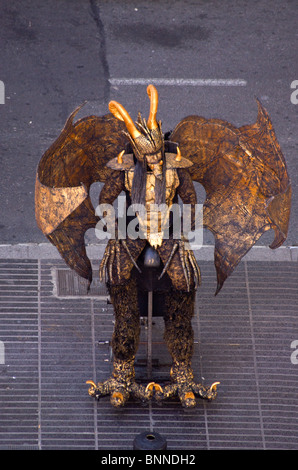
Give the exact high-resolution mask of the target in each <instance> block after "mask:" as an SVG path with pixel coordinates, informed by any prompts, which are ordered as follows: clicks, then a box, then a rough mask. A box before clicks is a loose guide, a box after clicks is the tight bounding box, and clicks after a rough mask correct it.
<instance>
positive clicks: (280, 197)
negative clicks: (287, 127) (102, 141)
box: [170, 100, 291, 294]
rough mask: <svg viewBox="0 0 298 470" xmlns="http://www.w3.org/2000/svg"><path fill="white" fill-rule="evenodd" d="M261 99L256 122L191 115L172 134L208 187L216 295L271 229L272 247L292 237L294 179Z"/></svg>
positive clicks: (193, 174)
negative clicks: (236, 124) (238, 124)
mask: <svg viewBox="0 0 298 470" xmlns="http://www.w3.org/2000/svg"><path fill="white" fill-rule="evenodd" d="M257 103H258V117H257V121H256V123H255V124H252V125H247V126H243V127H240V128H236V127H234V126H233V125H231V124H230V123H228V122H226V121H222V120H218V119H210V120H208V119H204V118H202V117H198V116H189V117H186V118H185V119H183V120H182V121H181V122H180V123H179V124H178V125H177V127H176V128H175V129H174V131H173V132H172V134H171V136H170V139H171V140H172V141H174V142H177V143H178V145H179V147H180V150H181V154H182V155H183V156H184V157H186V158H189V160H191V161H192V163H193V165H192V166H191V167H190V168H189V169H188V171H189V172H190V174H191V177H192V179H193V180H194V181H198V182H199V183H201V184H202V185H203V186H204V188H205V191H206V200H205V202H204V212H203V223H204V226H205V227H206V228H208V229H209V230H211V232H212V233H213V234H214V237H215V253H214V263H215V267H216V272H217V290H216V294H217V293H218V292H219V291H220V289H221V287H222V286H223V283H224V281H225V280H226V279H227V277H228V276H229V275H230V274H231V273H232V272H233V270H234V269H235V267H236V266H237V265H238V263H239V262H240V260H241V259H242V257H243V256H244V255H245V254H246V253H247V252H248V250H249V249H250V248H251V247H252V246H253V245H254V244H255V243H256V242H257V240H258V239H259V238H260V236H261V235H262V234H263V233H264V232H265V231H266V230H269V229H271V228H272V229H274V231H275V239H274V241H273V242H272V244H271V245H270V248H277V247H279V246H280V245H282V243H283V242H284V241H285V239H286V237H287V232H288V224H289V216H290V206H291V185H290V179H289V175H288V172H287V168H286V163H285V159H284V157H283V155H282V152H281V149H280V146H279V144H278V142H277V139H276V136H275V132H274V129H273V126H272V123H271V120H270V118H269V115H268V113H267V111H266V110H265V109H264V107H263V106H262V104H261V103H260V102H259V101H258V100H257Z"/></svg>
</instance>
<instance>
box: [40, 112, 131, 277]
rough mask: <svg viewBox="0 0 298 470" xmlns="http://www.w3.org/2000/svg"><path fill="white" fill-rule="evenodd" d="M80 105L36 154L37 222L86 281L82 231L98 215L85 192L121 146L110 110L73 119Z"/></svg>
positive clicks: (103, 177)
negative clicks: (102, 114) (38, 158)
mask: <svg viewBox="0 0 298 470" xmlns="http://www.w3.org/2000/svg"><path fill="white" fill-rule="evenodd" d="M81 107H82V106H80V107H78V108H77V109H76V110H75V111H74V112H73V113H72V114H71V115H70V117H69V118H68V120H67V122H66V124H65V126H64V128H63V130H62V132H61V134H60V135H59V137H58V138H57V140H56V141H55V142H54V143H53V144H52V145H51V146H50V147H49V149H48V150H47V151H46V152H45V153H44V155H43V156H42V158H41V160H40V162H39V165H38V169H37V175H36V186H35V213H36V220H37V224H38V226H39V227H40V229H41V230H42V231H43V233H44V234H45V235H46V236H47V238H48V239H49V240H50V241H51V243H53V244H54V245H55V246H56V247H57V249H58V251H59V252H60V254H61V256H62V257H63V258H64V260H65V261H66V262H67V264H68V265H69V266H70V267H71V268H73V269H75V270H76V272H77V273H78V274H79V275H80V276H82V277H84V278H86V279H89V281H90V282H91V279H92V270H91V264H90V261H89V259H88V257H87V255H86V248H85V242H84V235H85V232H86V230H88V229H89V228H92V227H95V225H96V223H97V221H98V220H99V219H98V217H97V216H95V213H94V208H93V205H92V203H91V200H90V197H89V189H90V186H91V184H92V183H94V182H96V181H100V182H105V181H107V180H108V179H109V178H111V177H112V176H113V174H114V173H115V171H114V170H112V169H110V168H108V167H107V166H106V164H107V163H108V161H110V160H111V159H112V158H114V157H115V155H117V153H119V151H120V150H122V149H123V148H124V146H125V144H126V138H125V136H124V135H123V134H122V131H123V130H124V129H125V125H124V124H123V123H122V122H120V121H118V120H117V119H115V118H114V117H113V116H112V115H111V114H107V115H105V116H102V117H97V116H88V117H85V118H82V119H80V120H78V121H77V122H75V123H74V122H73V121H74V118H75V116H76V114H77V113H78V111H79V110H80V109H81Z"/></svg>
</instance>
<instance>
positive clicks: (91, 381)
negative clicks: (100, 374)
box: [86, 380, 96, 388]
mask: <svg viewBox="0 0 298 470" xmlns="http://www.w3.org/2000/svg"><path fill="white" fill-rule="evenodd" d="M86 384H88V385H92V387H94V388H96V384H95V383H94V382H93V380H87V381H86Z"/></svg>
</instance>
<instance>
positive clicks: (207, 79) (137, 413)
mask: <svg viewBox="0 0 298 470" xmlns="http://www.w3.org/2000/svg"><path fill="white" fill-rule="evenodd" d="M0 9H1V15H0V38H1V39H0V41H1V48H0V57H1V66H0V80H1V82H2V83H3V84H4V86H5V97H4V98H5V99H4V100H1V96H0V103H2V102H3V101H4V104H0V117H1V121H0V122H1V124H0V165H1V166H0V168H1V185H0V197H1V221H0V448H1V449H13V448H17V449H91V450H92V449H99V450H100V449H110V450H117V449H123V450H126V449H131V448H132V441H133V438H134V437H135V435H136V434H137V433H139V432H142V431H144V430H146V431H147V430H149V431H151V432H152V431H153V430H155V431H157V432H160V433H161V434H163V435H164V436H165V437H166V438H167V441H168V448H169V449H175V450H176V449H180V450H190V449H198V450H200V449H285V450H286V449H297V442H298V414H297V410H298V401H297V385H298V381H297V371H298V364H297V362H298V360H297V357H298V356H297V353H296V351H297V349H298V321H297V303H298V302H297V301H298V299H297V281H298V270H297V260H298V243H297V222H298V204H297V193H298V185H297V179H298V178H297V176H298V166H297V162H296V159H297V157H296V151H297V143H298V142H297V139H298V138H297V117H298V116H297V112H298V104H297V105H295V104H293V103H292V101H291V94H292V93H293V89H291V83H292V82H293V81H294V80H297V79H298V65H297V58H296V51H297V41H298V36H297V24H298V6H297V2H295V1H291V0H288V1H284V2H279V1H277V0H272V1H270V2H269V1H266V0H260V1H256V0H255V1H245V0H243V1H239V2H238V1H237V2H236V1H231V2H228V1H219V0H211V1H209V2H203V1H190V0H187V1H171V2H170V1H167V0H166V1H160V2H157V1H153V2H145V1H143V0H141V1H130V0H129V1H126V2H120V1H116V0H109V1H108V0H103V1H95V0H90V1H83V0H74V1H72V2H69V1H66V0H62V1H58V0H45V1H43V2H38V1H37V0H24V1H16V2H9V1H5V0H1V2H0ZM140 79H142V80H141V81H140ZM154 79H156V80H157V81H156V84H157V87H158V90H159V94H160V106H159V117H160V119H161V120H162V122H163V128H164V130H168V129H171V128H172V127H173V126H174V125H175V124H176V123H177V122H178V121H179V120H180V119H181V118H183V117H184V116H186V115H189V114H199V115H203V116H206V117H218V118H221V119H226V120H228V121H231V122H232V123H234V124H235V125H242V124H247V123H252V122H254V120H255V119H256V112H257V107H256V103H255V101H254V97H255V96H257V97H258V98H260V99H261V101H262V102H263V104H264V105H265V107H266V108H267V110H268V112H269V114H270V116H271V118H272V121H273V124H274V127H275V130H276V134H277V137H278V140H279V142H280V144H281V147H282V149H283V152H284V155H285V157H286V160H287V164H288V169H289V173H290V176H291V180H292V186H293V202H292V214H291V222H290V230H289V236H288V239H287V241H286V243H285V245H284V246H283V247H281V248H279V249H277V250H270V249H269V248H268V244H269V243H270V242H271V241H272V239H273V234H272V233H271V231H270V232H267V233H266V234H265V235H264V236H263V237H262V238H261V239H260V241H259V242H258V244H257V246H256V247H254V248H253V249H252V250H251V251H250V252H249V253H248V254H247V255H246V257H245V258H244V260H243V261H242V262H241V264H240V265H239V266H238V267H237V269H236V271H235V272H234V273H233V274H232V276H231V277H230V278H229V279H228V280H227V282H226V284H225V286H224V288H223V290H222V292H221V293H220V294H219V295H218V296H217V297H214V295H213V294H214V291H215V286H216V278H215V270H214V265H213V237H212V235H211V234H210V233H208V232H206V233H205V232H204V246H203V248H202V249H201V250H198V251H197V252H196V256H197V259H198V262H199V264H200V266H201V269H202V278H203V284H202V287H201V288H200V289H199V291H198V296H197V297H198V298H197V306H196V314H195V317H194V322H193V325H194V331H195V341H196V343H195V355H194V363H193V364H194V370H195V373H196V377H197V379H198V381H199V380H203V381H204V383H206V384H209V383H210V382H212V381H214V380H219V381H220V382H221V386H220V388H219V395H218V397H217V399H216V401H214V402H211V403H205V402H202V401H201V402H199V403H198V406H197V408H196V409H195V410H194V411H192V412H191V413H185V412H184V411H183V410H182V409H181V408H180V405H179V403H178V402H177V401H175V400H173V401H171V402H169V403H167V404H165V405H163V406H162V407H158V406H157V405H156V404H154V403H153V404H152V405H150V406H149V407H148V406H147V407H141V406H140V405H139V404H138V403H134V402H130V403H129V404H128V407H127V408H126V409H124V410H123V411H122V412H120V413H119V412H117V411H115V410H113V409H112V408H111V407H110V405H109V401H108V399H103V400H102V401H100V402H99V403H96V402H94V401H93V400H91V399H90V397H89V396H88V394H87V386H86V385H85V380H88V379H92V380H102V379H104V378H105V377H106V376H107V374H109V373H110V370H111V355H110V347H109V344H108V343H109V341H110V338H111V334H112V328H113V315H112V309H111V306H110V305H109V304H108V303H107V301H106V293H105V291H104V287H103V286H101V285H100V283H99V281H98V279H97V270H98V263H99V260H100V258H101V257H102V254H103V248H104V245H99V246H98V245H97V243H96V240H95V239H94V234H93V233H88V234H87V236H86V241H87V243H88V253H89V256H90V258H91V259H92V260H93V264H94V270H95V273H94V283H93V285H92V288H91V292H90V294H89V295H87V294H86V292H85V290H84V289H85V287H84V285H83V284H82V283H81V282H80V281H79V280H78V279H77V278H76V276H75V275H74V274H73V273H72V272H71V271H70V270H68V268H67V267H66V265H65V263H64V262H63V261H62V260H61V259H60V258H59V255H58V253H57V250H56V249H55V248H54V247H52V246H51V245H50V244H48V243H47V241H46V239H45V238H44V236H43V235H42V234H41V233H40V231H39V230H38V228H37V226H36V223H35V218H34V183H35V170H36V166H37V164H38V161H39V159H40V157H41V155H42V154H43V152H44V151H45V150H46V149H47V148H48V146H49V145H50V144H51V143H52V142H53V140H54V139H55V138H56V137H57V135H58V134H59V132H60V130H61V128H62V127H63V125H64V122H65V120H66V118H67V117H68V115H69V114H70V112H71V111H72V110H73V109H74V108H75V107H76V106H78V105H79V104H81V103H82V102H83V101H85V100H87V101H88V103H87V104H86V106H85V107H84V108H83V109H82V110H81V112H80V116H82V115H88V114H98V115H102V114H105V113H106V112H107V110H108V102H109V100H110V99H115V100H118V101H120V102H121V103H123V105H125V107H127V109H128V111H129V112H130V113H131V114H132V115H135V116H136V114H137V111H139V110H140V111H141V112H142V113H144V114H146V113H147V110H148V99H147V96H146V83H149V81H152V80H153V82H154ZM187 80H188V81H187ZM220 80H225V82H221V81H220ZM0 92H1V87H0ZM93 191H94V194H95V196H94V197H95V198H96V197H97V196H96V192H97V188H96V187H94V188H93ZM198 192H199V195H200V197H201V198H203V197H204V192H202V191H201V190H200V189H199V188H198ZM94 200H95V199H94ZM153 329H154V334H155V336H154V341H155V343H154V352H155V355H154V358H155V361H156V363H154V368H153V378H154V379H157V380H161V381H164V380H166V379H167V377H168V372H169V367H170V362H169V357H168V356H167V352H166V350H165V345H164V343H163V339H162V331H163V328H162V319H155V325H154V328H153ZM146 334H147V330H146V328H145V327H144V326H143V327H142V344H141V347H140V351H139V355H138V360H139V362H138V367H137V378H138V379H139V380H140V381H145V379H147V376H146V367H145V366H144V358H145V357H146V355H145V346H146Z"/></svg>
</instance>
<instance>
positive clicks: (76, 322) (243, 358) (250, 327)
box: [0, 257, 298, 451]
mask: <svg viewBox="0 0 298 470" xmlns="http://www.w3.org/2000/svg"><path fill="white" fill-rule="evenodd" d="M92 262H93V267H94V276H95V277H96V275H97V269H98V264H99V262H98V261H97V260H93V261H92ZM200 266H201V270H202V279H203V282H202V286H201V287H200V289H199V290H198V294H197V301H196V313H195V317H194V319H193V328H194V332H195V354H194V359H193V367H194V371H195V376H196V379H197V381H198V382H199V381H202V382H203V383H205V384H209V385H210V384H211V383H212V382H214V381H220V382H221V385H220V387H219V393H218V397H217V398H216V400H214V401H212V402H210V403H209V402H205V401H203V400H199V401H198V405H197V407H196V408H195V409H193V410H192V411H190V412H185V411H184V410H183V409H182V408H181V406H180V404H179V402H178V400H177V399H173V400H170V401H168V402H166V403H164V404H163V405H162V406H158V405H157V404H156V403H154V402H153V403H151V404H150V405H146V406H142V405H141V404H140V403H138V402H136V401H133V400H131V401H129V402H128V404H127V406H126V407H125V408H124V409H123V410H121V411H119V410H115V409H114V408H112V407H111V405H110V403H109V399H108V398H103V399H101V400H100V401H99V402H96V401H95V400H93V399H92V398H90V397H89V396H88V393H87V390H88V386H87V385H86V384H85V381H86V380H89V379H92V380H94V381H100V380H104V379H105V378H107V377H108V376H109V374H110V373H111V367H112V362H111V361H112V357H111V348H110V346H109V341H110V339H111V335H112V331H113V309H112V306H111V305H110V304H109V303H108V302H107V295H106V292H105V288H104V286H102V285H100V283H99V281H95V282H94V285H93V286H92V288H91V291H90V293H89V294H87V293H86V291H84V288H85V287H84V283H82V282H81V280H79V279H78V278H77V277H76V275H75V274H74V273H73V272H72V271H70V270H69V269H68V268H67V267H66V265H65V263H64V262H63V261H62V260H61V259H59V258H57V257H55V258H53V259H50V258H46V259H41V258H35V259H34V258H32V259H25V258H19V259H17V258H15V259H11V258H10V259H5V258H2V259H0V319H1V321H0V344H1V351H2V353H1V355H0V358H1V363H0V396H1V401H0V408H1V412H0V448H1V449H42V450H47V449H51V450H53V449H63V450H64V449H76V450H78V449H82V450H111V451H112V450H131V449H132V446H133V440H134V438H135V436H136V435H137V434H139V433H140V432H143V431H151V432H153V431H156V432H159V433H160V434H162V435H163V436H164V437H165V438H166V439H167V443H168V449H169V450H185V451H187V450H203V449H210V450H213V449H220V450H223V449H224V450H226V449H233V450H236V449H241V450H244V449H283V450H290V449H297V442H298V397H297V386H298V375H297V372H298V363H297V362H298V361H297V357H298V354H297V349H298V341H297V340H298V319H297V303H298V292H297V281H298V265H297V263H296V262H293V261H278V262H277V261H243V262H241V263H240V265H239V266H238V268H237V270H236V271H235V272H234V274H233V275H232V276H231V277H230V278H229V279H228V280H227V281H226V284H225V286H224V288H223V290H222V291H221V293H220V294H219V295H218V296H217V297H214V292H215V288H216V279H215V269H214V266H213V262H212V261H211V260H201V261H200ZM59 276H60V281H58V279H59ZM61 276H62V277H61ZM61 279H62V281H61ZM63 279H64V281H65V279H67V282H66V284H65V282H64V281H63ZM63 282H64V284H63ZM153 321H154V324H153V368H152V379H153V380H158V381H160V382H161V383H162V382H163V381H164V382H165V381H167V380H168V379H169V369H170V363H171V361H170V357H169V354H168V352H167V350H166V347H165V344H164V342H163V319H162V318H159V317H158V318H154V319H153ZM143 323H144V324H143V325H142V336H141V344H140V348H139V352H138V355H137V366H136V375H137V380H139V381H141V382H144V383H146V382H147V381H148V377H147V367H146V347H147V344H146V341H147V329H146V322H145V321H143Z"/></svg>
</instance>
